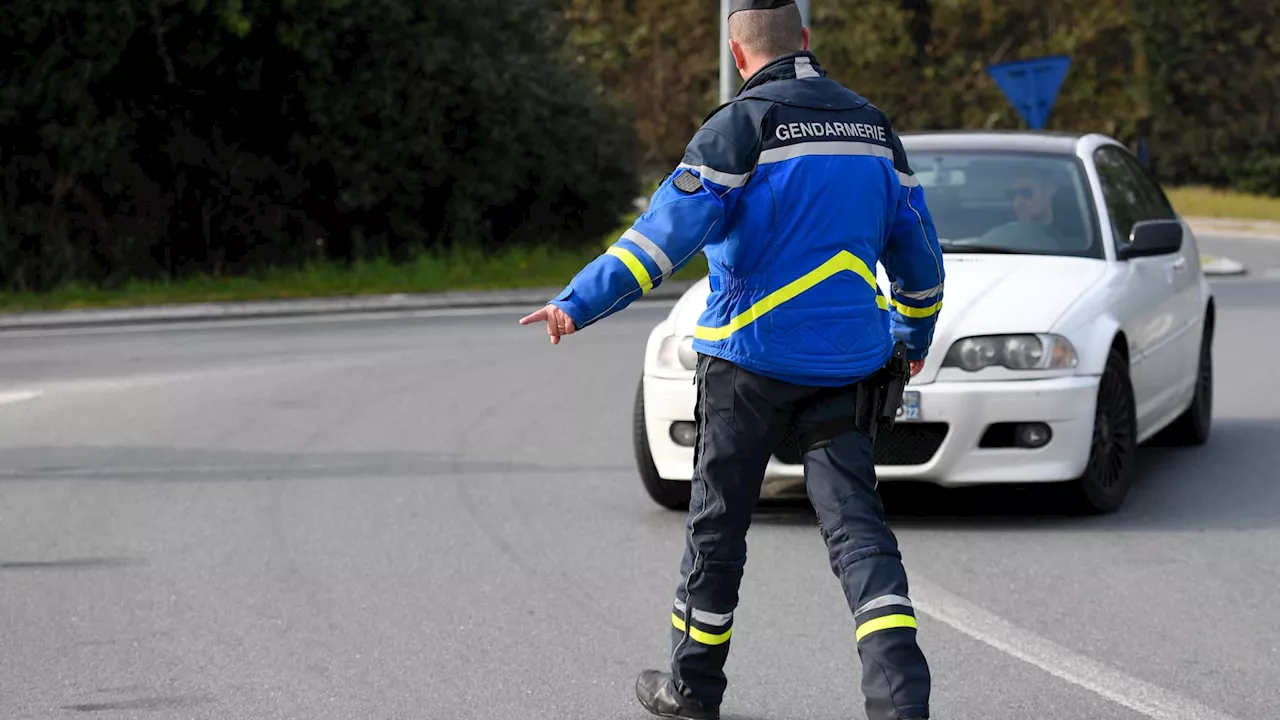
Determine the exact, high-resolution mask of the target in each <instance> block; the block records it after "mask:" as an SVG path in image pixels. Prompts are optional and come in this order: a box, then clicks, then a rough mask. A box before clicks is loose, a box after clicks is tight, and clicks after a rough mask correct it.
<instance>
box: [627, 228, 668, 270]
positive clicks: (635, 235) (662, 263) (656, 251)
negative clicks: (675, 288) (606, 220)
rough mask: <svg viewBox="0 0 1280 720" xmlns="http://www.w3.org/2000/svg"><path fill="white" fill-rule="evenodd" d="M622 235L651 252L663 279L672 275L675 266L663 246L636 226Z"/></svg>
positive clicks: (651, 256) (650, 254)
mask: <svg viewBox="0 0 1280 720" xmlns="http://www.w3.org/2000/svg"><path fill="white" fill-rule="evenodd" d="M622 237H623V239H625V240H630V241H631V242H633V243H635V244H636V245H637V246H639V248H640V249H641V250H644V251H645V252H646V253H648V254H649V257H650V258H651V259H652V260H653V263H654V264H655V265H657V266H658V269H659V270H660V271H661V272H662V277H663V279H666V278H667V277H669V276H670V275H671V271H672V269H673V268H674V267H675V266H674V265H672V263H671V258H669V257H667V254H666V253H665V252H663V251H662V248H660V247H658V244H657V243H655V242H654V241H652V240H650V239H649V238H647V237H645V236H644V235H643V234H642V233H641V232H640V231H639V230H636V229H635V228H630V229H628V230H627V231H626V232H624V233H622Z"/></svg>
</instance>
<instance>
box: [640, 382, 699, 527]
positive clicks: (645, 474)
mask: <svg viewBox="0 0 1280 720" xmlns="http://www.w3.org/2000/svg"><path fill="white" fill-rule="evenodd" d="M631 440H632V445H633V447H634V448H635V454H636V468H637V469H638V470H639V471H640V482H641V483H642V484H644V489H645V492H647V493H649V498H650V499H652V500H653V501H654V502H656V503H658V504H659V505H661V506H662V507H664V508H667V509H670V510H680V509H684V508H687V507H689V495H690V493H691V491H692V488H693V484H692V483H689V482H683V481H680V480H663V479H662V477H661V476H660V475H658V468H657V466H655V465H654V464H653V455H652V454H651V453H650V452H649V433H648V429H647V428H646V427H645V422H644V377H641V378H640V382H639V383H638V384H637V386H636V400H635V410H634V412H633V414H632V421H631Z"/></svg>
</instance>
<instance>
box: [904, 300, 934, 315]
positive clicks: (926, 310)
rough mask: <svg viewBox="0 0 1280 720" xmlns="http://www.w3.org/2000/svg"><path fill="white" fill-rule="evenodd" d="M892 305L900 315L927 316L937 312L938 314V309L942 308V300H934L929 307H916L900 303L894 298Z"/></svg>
mask: <svg viewBox="0 0 1280 720" xmlns="http://www.w3.org/2000/svg"><path fill="white" fill-rule="evenodd" d="M893 307H894V308H895V309H896V310H897V311H898V312H900V313H902V315H903V316H904V317H909V318H927V317H929V316H931V315H937V314H938V311H939V310H941V309H942V301H941V300H939V301H938V302H936V303H934V304H932V305H930V306H929V307H922V308H918V307H911V306H910V305H903V304H902V303H900V302H898V301H897V300H894V301H893Z"/></svg>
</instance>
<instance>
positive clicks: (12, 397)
mask: <svg viewBox="0 0 1280 720" xmlns="http://www.w3.org/2000/svg"><path fill="white" fill-rule="evenodd" d="M43 394H44V393H43V392H41V391H39V390H3V391H0V405H7V404H9V403H16V402H22V401H23V400H34V399H35V398H38V397H40V396H41V395H43Z"/></svg>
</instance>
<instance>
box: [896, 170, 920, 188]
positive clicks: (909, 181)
mask: <svg viewBox="0 0 1280 720" xmlns="http://www.w3.org/2000/svg"><path fill="white" fill-rule="evenodd" d="M898 184H900V185H902V187H915V186H917V185H919V184H920V178H918V177H916V176H915V175H908V174H906V173H904V172H902V171H901V170H899V171H898Z"/></svg>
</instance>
